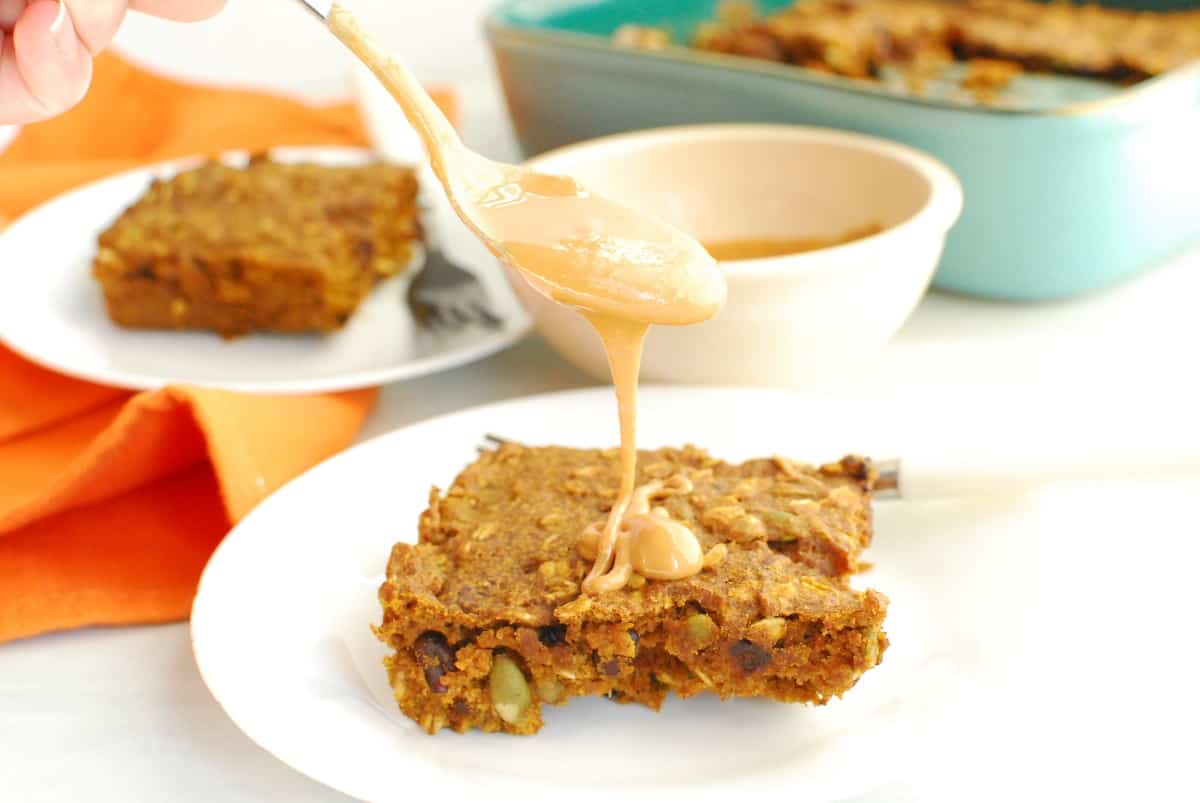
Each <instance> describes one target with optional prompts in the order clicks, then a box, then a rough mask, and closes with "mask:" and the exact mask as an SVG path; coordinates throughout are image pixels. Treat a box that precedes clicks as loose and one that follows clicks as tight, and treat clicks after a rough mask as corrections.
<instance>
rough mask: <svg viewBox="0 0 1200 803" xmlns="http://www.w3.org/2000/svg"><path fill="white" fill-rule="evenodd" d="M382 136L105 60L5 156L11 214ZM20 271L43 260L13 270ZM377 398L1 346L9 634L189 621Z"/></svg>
mask: <svg viewBox="0 0 1200 803" xmlns="http://www.w3.org/2000/svg"><path fill="white" fill-rule="evenodd" d="M439 102H442V105H443V107H444V108H446V109H447V110H448V111H451V112H452V111H453V109H452V108H451V106H452V104H451V103H450V100H449V98H448V97H447V96H445V95H441V96H439ZM365 140H366V137H365V136H364V133H363V129H362V124H361V122H360V121H359V119H358V116H357V114H356V113H355V112H354V110H353V109H352V108H351V107H350V106H346V105H342V106H330V107H322V108H317V107H310V106H305V105H303V104H301V103H297V102H295V101H291V100H286V99H283V98H279V97H273V96H270V95H265V94H262V93H256V92H245V91H230V90H219V89H211V88H201V87H195V86H189V85H185V84H180V83H178V82H175V81H171V80H167V79H165V78H162V77H160V76H156V75H153V74H151V73H148V72H146V71H144V70H141V69H138V68H136V67H134V66H132V65H130V64H128V63H126V62H124V61H121V60H120V59H119V58H117V57H115V56H111V55H107V56H102V57H101V58H100V59H98V61H97V65H96V71H95V78H94V81H93V85H92V89H91V91H90V92H89V94H88V96H87V98H86V99H85V100H84V101H83V103H81V104H80V105H79V106H78V107H77V108H76V109H74V110H73V111H71V112H69V113H68V114H66V115H64V116H62V117H60V118H57V119H55V120H51V121H48V122H45V123H40V124H38V125H34V126H29V127H27V128H26V129H25V130H23V131H22V132H21V134H20V136H19V137H18V138H17V140H16V141H14V142H13V144H12V145H11V146H10V148H9V149H8V150H6V151H5V152H3V153H0V217H5V216H6V217H14V216H16V215H19V214H21V213H22V212H24V211H26V210H27V209H29V208H30V207H32V206H33V205H35V204H37V203H40V202H41V201H44V200H46V199H48V198H50V197H52V196H54V195H56V194H58V193H60V192H63V191H64V190H67V189H70V188H71V187H74V186H76V185H78V184H81V183H84V182H87V181H91V180H93V179H96V178H99V177H101V176H104V175H107V174H110V173H113V172H116V171H120V170H125V169H129V168H131V167H135V166H137V165H141V164H146V163H149V162H156V161H160V160H164V159H172V158H177V157H181V156H187V155H192V154H196V153H215V152H217V151H221V150H226V149H233V148H244V149H249V150H259V149H264V148H268V147H271V146H276V145H313V144H348V145H360V144H363V143H364V142H365ZM12 269H20V270H36V269H37V266H36V265H20V266H18V265H0V270H12ZM374 397H375V392H374V391H373V390H366V391H357V392H352V393H341V394H327V395H317V396H249V395H240V394H235V393H228V392H223V391H216V390H204V389H198V388H190V387H175V388H167V389H164V390H161V391H157V392H152V393H139V394H132V393H129V392H127V391H122V390H117V389H114V388H107V387H102V386H99V385H93V384H90V383H88V382H82V381H79V380H75V379H70V378H67V377H63V376H59V375H56V374H54V373H51V372H49V371H46V370H44V369H42V368H39V367H37V366H35V365H32V364H30V363H28V362H26V361H25V360H23V359H21V358H20V357H18V356H16V355H15V354H13V353H12V352H11V351H8V350H7V349H5V348H4V347H3V346H0V641H6V640H11V639H17V638H22V637H25V636H32V635H36V634H39V633H45V632H48V631H52V630H60V629H64V628H73V627H81V626H85V625H97V624H130V623H140V622H162V621H170V620H176V619H182V618H185V617H187V616H188V613H189V611H190V608H191V602H192V595H193V594H194V592H195V589H196V583H197V581H198V579H199V576H200V572H201V570H202V569H203V567H204V564H205V562H206V561H207V559H208V556H209V555H210V554H211V552H212V550H213V548H214V547H215V546H216V545H217V543H218V542H219V541H220V539H221V538H222V537H223V536H224V534H225V533H226V531H227V530H228V529H229V527H230V525H231V523H232V522H236V521H238V520H239V519H240V518H242V517H243V516H245V515H246V514H247V513H248V512H249V511H250V510H251V509H252V508H254V506H255V505H256V504H258V503H259V502H260V501H262V499H264V498H265V497H266V496H267V495H268V494H270V493H271V492H272V491H274V490H275V489H277V488H278V487H279V486H280V485H282V484H283V483H285V482H287V481H288V480H289V479H291V478H292V477H294V476H296V475H297V474H299V473H300V472H302V471H304V470H305V469H307V468H308V467H310V466H312V465H313V464H314V463H316V462H318V461H320V460H321V459H323V458H325V457H327V456H329V455H331V454H333V453H335V452H337V451H339V450H340V449H342V448H344V447H345V446H347V445H348V444H349V443H350V442H351V441H352V440H353V438H354V436H355V434H356V433H357V432H358V430H359V427H360V426H361V424H362V422H363V419H364V418H365V417H366V415H367V413H368V412H369V410H370V407H371V404H372V402H373V400H374ZM314 421H317V422H320V426H312V425H311V424H312V422H314Z"/></svg>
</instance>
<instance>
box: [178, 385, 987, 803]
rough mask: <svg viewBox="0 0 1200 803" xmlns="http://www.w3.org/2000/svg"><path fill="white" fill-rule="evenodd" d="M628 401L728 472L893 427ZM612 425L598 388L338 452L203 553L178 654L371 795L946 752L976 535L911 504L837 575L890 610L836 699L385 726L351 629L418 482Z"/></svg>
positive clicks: (231, 709) (409, 796) (693, 400)
mask: <svg viewBox="0 0 1200 803" xmlns="http://www.w3.org/2000/svg"><path fill="white" fill-rule="evenodd" d="M641 407H642V410H641V424H640V430H641V433H642V437H643V443H642V445H643V446H645V447H647V448H652V447H656V446H666V445H680V444H684V443H690V442H698V443H702V444H703V445H705V446H706V447H707V448H708V449H709V450H710V451H711V452H712V453H713V454H715V455H717V456H719V457H722V458H724V459H728V460H743V459H746V458H749V457H752V456H761V455H774V454H789V455H793V456H795V457H797V458H807V459H810V460H814V461H815V460H825V459H827V458H835V457H840V456H841V455H843V454H844V453H846V452H848V451H857V452H860V453H872V452H871V451H870V450H875V451H874V453H875V454H883V455H887V454H893V453H894V452H892V449H894V448H896V446H897V444H896V443H895V442H894V441H893V440H890V439H889V438H888V436H887V433H888V432H889V431H895V429H896V427H895V426H894V424H895V422H889V423H887V424H886V425H885V424H884V422H882V421H880V417H879V416H878V415H871V411H870V410H867V409H866V408H865V406H864V405H862V404H851V403H847V402H840V401H838V400H833V399H825V398H820V397H815V396H807V395H800V394H796V393H789V392H783V391H768V390H735V389H725V390H720V389H684V388H661V389H660V388H651V389H646V390H644V391H643V395H642V401H641ZM615 416H616V413H615V403H614V400H613V398H612V392H611V390H610V389H607V388H598V389H591V390H585V391H572V392H567V393H560V394H551V395H547V396H539V397H532V398H527V399H520V400H516V401H511V402H504V403H500V404H494V405H489V406H486V407H481V408H476V409H473V410H468V411H465V412H461V413H456V414H453V415H450V416H446V417H443V418H438V419H433V420H430V421H426V422H423V423H420V424H417V425H414V426H411V427H408V428H405V429H401V430H398V431H395V432H392V433H390V434H388V435H385V436H382V437H379V438H377V439H375V440H373V441H369V442H367V443H365V444H363V445H360V446H357V447H355V448H353V449H351V450H349V451H347V452H345V453H343V454H341V455H338V456H336V457H334V458H332V459H331V460H329V461H327V462H325V463H324V464H322V465H320V466H318V467H317V468H315V469H313V470H312V471H310V472H308V473H307V474H305V475H303V476H301V477H300V478H298V479H297V480H295V481H293V482H292V483H291V484H289V485H288V486H286V487H285V488H283V489H282V490H281V491H279V492H278V493H276V494H275V495H274V496H272V497H270V498H269V499H267V500H266V501H265V502H264V503H263V504H262V505H261V506H260V507H259V508H258V509H256V510H255V511H254V512H253V513H251V514H250V515H249V516H248V517H247V518H246V519H245V520H243V521H242V522H241V523H240V524H239V525H238V526H237V527H236V528H235V529H234V530H233V532H232V533H230V535H229V536H228V537H227V538H226V539H225V541H224V542H223V543H222V544H221V546H220V547H219V548H218V549H217V551H216V554H215V555H214V556H213V558H212V560H211V561H210V563H209V565H208V567H207V569H206V571H205V573H204V576H203V579H202V580H201V583H200V588H199V591H198V593H197V596H196V600H195V605H194V608H193V611H192V639H193V646H194V649H195V655H196V660H197V662H198V664H199V667H200V671H201V674H202V675H203V677H204V680H205V682H206V683H207V684H208V687H209V688H210V689H211V690H212V693H213V695H214V696H215V697H216V699H217V700H218V701H219V702H220V704H221V705H222V706H223V707H224V708H225V710H226V711H227V712H228V713H229V715H230V716H231V717H232V718H233V720H234V721H235V722H236V723H237V724H238V725H239V726H240V727H241V728H242V729H243V730H244V731H245V732H246V733H247V734H248V735H249V736H250V737H251V738H252V739H253V740H255V741H256V742H257V743H258V744H260V745H261V746H262V747H264V748H266V749H267V750H268V751H270V752H271V753H273V754H274V755H276V756H277V757H278V758H280V759H281V760H282V761H284V762H286V763H287V764H290V765H291V766H292V767H294V768H296V769H297V770H299V771H300V772H303V773H305V774H306V775H309V776H310V777H312V778H314V779H316V780H318V781H321V782H323V783H325V784H327V785H329V786H331V787H333V788H335V789H338V790H341V791H342V792H345V793H346V794H349V795H351V796H354V797H357V798H361V799H363V800H371V801H412V800H458V799H480V800H503V799H521V800H523V801H529V800H546V801H556V802H557V803H561V801H563V800H572V801H576V800H587V799H593V798H594V799H597V800H601V799H602V800H605V801H609V803H611V801H612V800H623V799H628V795H629V794H631V793H636V792H639V791H640V792H653V793H654V794H655V795H658V794H659V793H664V792H665V793H668V794H669V793H671V792H684V791H686V792H687V794H688V799H689V800H690V799H696V798H703V799H708V798H709V797H712V798H713V799H720V800H724V801H728V800H731V799H738V800H751V799H762V798H760V797H759V796H757V794H756V795H755V796H747V795H746V794H744V793H745V792H747V791H755V792H757V791H758V790H760V789H761V790H764V791H771V790H775V791H777V792H780V793H786V795H787V799H789V800H804V801H808V802H809V803H817V802H819V801H834V800H845V799H847V798H850V797H853V796H856V795H860V794H863V793H865V792H868V791H871V790H878V789H880V788H881V787H885V786H887V785H889V784H890V783H892V782H893V781H894V780H895V779H904V778H906V777H907V776H908V775H910V774H912V773H914V772H917V771H918V768H920V767H921V766H922V765H923V764H927V763H928V762H930V761H938V760H940V757H943V756H945V755H946V754H945V753H944V752H940V748H939V747H938V746H937V745H938V743H939V742H940V741H941V740H942V738H943V735H951V736H952V737H957V736H960V735H961V734H948V733H947V730H948V729H946V728H943V727H942V725H941V722H942V719H941V717H942V712H944V711H947V710H949V708H950V707H951V706H953V705H954V704H955V701H956V700H957V699H958V698H959V697H961V694H962V691H963V690H964V689H965V688H966V687H965V686H964V685H963V683H962V681H963V680H964V679H965V678H967V677H969V676H972V675H973V674H975V673H977V672H978V671H979V664H980V661H979V658H978V655H979V645H978V643H977V642H978V641H979V640H981V639H982V637H983V636H982V634H977V633H978V631H975V630H973V629H971V628H970V627H962V626H959V625H958V624H957V623H958V621H959V620H960V619H962V618H963V617H964V616H967V614H966V613H965V608H964V605H963V604H962V600H963V599H964V598H970V596H971V594H977V593H979V589H980V588H982V587H983V586H982V585H980V584H979V577H978V575H979V571H972V570H969V569H957V568H956V569H953V570H952V569H951V568H950V567H951V566H953V565H954V563H955V561H956V560H961V561H963V562H965V565H967V566H970V565H973V564H974V563H975V562H978V561H979V560H980V556H981V555H984V554H986V552H985V550H983V549H981V547H980V545H979V543H978V540H977V539H978V538H979V537H988V538H994V535H995V534H994V533H988V534H987V535H986V536H983V535H979V533H980V532H981V531H982V529H983V528H981V527H980V526H979V525H978V523H977V522H976V521H974V520H973V519H969V518H968V519H963V518H962V517H954V516H950V517H949V519H947V518H946V512H945V511H944V510H943V511H942V512H941V513H940V514H938V515H931V514H930V512H929V511H927V510H922V509H921V508H920V507H916V506H911V505H891V506H888V505H883V504H881V505H880V506H879V508H878V510H877V514H876V521H877V532H876V539H875V545H874V546H873V547H872V549H871V550H870V552H869V553H868V559H869V560H871V561H873V562H874V563H875V568H874V569H872V570H871V571H869V572H868V573H866V574H864V575H863V576H862V577H860V578H858V580H857V581H856V582H857V584H858V585H860V586H867V585H869V586H870V587H873V588H877V589H879V590H881V591H883V592H884V593H885V594H887V595H888V596H889V597H890V599H891V608H890V612H889V614H888V619H887V625H886V627H887V632H888V635H889V638H890V640H891V642H892V646H891V647H890V648H889V649H888V651H887V653H886V655H885V658H884V661H883V663H882V664H881V665H880V666H879V667H878V668H876V669H874V670H872V671H870V672H868V673H867V674H866V675H865V676H864V677H863V679H862V680H861V681H860V682H859V684H858V685H857V686H856V687H855V688H854V689H853V690H852V691H851V692H850V693H849V694H847V696H846V697H845V699H843V700H835V701H833V702H831V703H830V704H828V705H826V706H824V707H821V708H817V707H810V706H801V705H784V704H776V703H770V702H764V701H756V700H737V701H728V702H725V703H722V702H720V701H719V700H717V699H715V698H711V699H706V698H703V697H700V698H693V699H690V700H683V701H681V700H676V699H670V700H668V701H667V704H666V705H665V706H664V708H663V710H662V711H661V712H660V713H654V712H652V711H650V710H648V709H644V708H640V707H637V706H623V705H615V704H613V703H611V702H608V701H606V700H603V699H581V700H574V701H572V702H571V703H570V704H569V705H568V706H566V707H564V708H548V709H547V710H546V714H547V716H546V724H545V727H544V728H543V729H542V731H541V732H540V733H539V734H538V735H536V736H534V737H530V738H518V737H511V736H505V735H497V734H492V735H485V734H481V733H468V734H465V735H460V734H455V733H453V732H448V731H447V732H442V733H439V734H438V735H436V736H428V735H426V734H425V733H424V731H422V730H421V729H420V728H419V727H418V726H416V725H415V724H414V723H412V722H411V721H409V720H408V719H406V718H405V717H403V716H402V715H401V714H400V713H399V711H398V710H397V709H396V706H395V703H394V701H393V700H392V698H391V694H390V689H389V687H388V683H387V679H386V676H385V674H384V670H383V667H382V665H381V663H380V662H381V660H382V658H383V656H384V654H385V650H384V647H383V646H382V645H381V644H378V643H377V642H376V641H375V639H374V637H373V636H372V634H371V632H370V630H369V627H368V626H369V625H370V624H372V623H376V622H378V619H379V612H378V604H377V600H376V592H377V589H378V587H379V584H380V582H381V581H382V578H383V571H384V568H385V565H386V561H387V557H388V553H389V550H390V548H391V546H392V544H393V543H394V542H397V541H412V540H414V538H415V535H416V529H417V517H418V515H419V514H420V513H421V511H422V510H423V509H424V508H425V506H426V503H427V497H428V493H429V487H430V486H431V485H434V484H436V485H439V486H441V487H443V488H444V487H446V486H447V485H448V484H449V483H450V482H451V481H452V480H453V478H454V476H455V475H456V474H457V473H458V472H459V471H460V470H461V469H462V468H463V467H464V466H465V465H467V464H468V463H470V462H471V461H472V460H473V459H474V457H475V454H476V447H477V445H479V444H480V443H481V442H482V439H483V436H484V434H485V433H497V434H500V435H502V436H504V437H507V438H511V439H516V440H520V441H522V442H526V443H532V444H545V443H556V444H565V445H573V446H588V447H595V446H609V445H612V442H613V439H614V433H615V431H616V420H615ZM875 421H880V423H879V424H874V423H873V422H875ZM947 521H949V522H951V523H950V524H948V523H947ZM948 529H951V530H954V532H953V534H949V533H948V532H947V530H948ZM985 571H986V570H985ZM943 575H945V576H943ZM960 581H961V582H962V583H968V584H973V585H971V586H970V591H969V592H968V591H964V589H963V588H962V587H961V585H960ZM992 635H993V637H994V636H995V634H994V633H993V634H992ZM481 793H482V794H483V795H484V797H479V796H478V795H480V794H481ZM614 793H615V794H616V797H614ZM467 794H470V795H472V797H471V798H466V797H464V796H465V795H467ZM731 795H732V797H731ZM517 796H519V798H518V797H517ZM667 799H674V798H670V797H668V798H667ZM888 799H890V800H896V799H897V798H896V797H895V796H892V797H890V798H888Z"/></svg>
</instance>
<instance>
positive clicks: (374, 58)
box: [305, 0, 463, 186]
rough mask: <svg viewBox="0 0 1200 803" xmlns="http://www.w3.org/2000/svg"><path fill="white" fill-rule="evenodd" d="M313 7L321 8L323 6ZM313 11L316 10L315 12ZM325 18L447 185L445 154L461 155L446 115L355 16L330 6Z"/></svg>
mask: <svg viewBox="0 0 1200 803" xmlns="http://www.w3.org/2000/svg"><path fill="white" fill-rule="evenodd" d="M305 4H306V5H309V7H310V8H312V7H313V6H312V4H309V3H308V2H307V0H306V1H305ZM315 5H317V6H322V5H324V3H316V4H315ZM313 10H314V11H317V9H313ZM319 15H320V14H319V12H318V16H319ZM325 19H326V21H327V22H328V25H329V30H330V31H332V32H333V35H334V36H336V37H337V38H338V39H339V40H341V42H342V44H344V45H345V46H346V47H347V48H349V49H350V51H351V52H352V53H354V55H355V56H357V57H358V58H359V59H360V60H361V61H362V63H363V64H365V65H366V66H367V67H368V68H369V69H370V70H371V72H372V73H374V74H375V77H376V78H378V79H379V81H380V83H382V84H383V86H384V87H385V88H386V89H387V90H388V92H390V93H391V95H392V97H394V98H395V99H396V101H397V102H398V103H399V104H400V107H401V109H403V111H404V116H405V117H407V118H408V121H409V123H411V124H412V126H413V128H415V129H416V131H417V134H419V135H420V137H421V140H422V141H423V142H424V143H425V148H426V150H428V151H429V160H430V164H431V166H432V167H433V171H434V173H436V174H437V177H438V179H440V180H441V182H442V183H443V184H444V185H447V186H448V185H449V178H450V177H449V176H448V174H447V170H446V165H445V161H446V156H447V153H448V152H455V153H458V152H461V151H462V150H463V144H462V140H461V139H460V138H459V136H458V132H457V131H455V130H454V126H453V125H451V124H450V121H449V120H447V119H446V115H445V114H443V113H442V110H441V109H440V108H439V107H438V105H437V104H436V103H434V102H433V98H431V97H429V93H428V92H426V91H425V87H424V86H422V85H421V82H420V81H418V80H417V79H416V77H415V76H413V74H412V73H411V72H410V71H409V70H408V68H407V67H405V66H404V65H403V64H402V63H400V61H398V60H397V59H395V58H393V57H392V56H391V55H390V54H389V53H388V51H387V50H386V49H385V48H384V47H383V46H382V45H380V44H379V43H378V42H377V41H376V40H375V39H374V37H372V36H371V35H370V34H368V33H367V32H366V31H365V30H363V28H362V26H361V25H360V24H359V22H358V20H357V19H356V18H355V16H354V15H353V14H351V13H350V12H349V11H348V10H346V8H345V7H343V6H342V5H341V3H337V2H335V3H333V4H332V5H331V7H330V9H329V12H328V15H327V17H326V18H325Z"/></svg>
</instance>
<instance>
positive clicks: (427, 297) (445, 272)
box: [405, 243, 504, 332]
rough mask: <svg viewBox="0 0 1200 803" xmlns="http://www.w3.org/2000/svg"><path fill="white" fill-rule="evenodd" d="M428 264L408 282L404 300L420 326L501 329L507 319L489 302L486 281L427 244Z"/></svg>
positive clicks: (456, 328) (432, 328) (443, 328)
mask: <svg viewBox="0 0 1200 803" xmlns="http://www.w3.org/2000/svg"><path fill="white" fill-rule="evenodd" d="M426 249H427V252H426V256H425V267H424V268H423V269H422V270H421V272H420V273H418V274H417V276H416V278H415V279H413V280H412V283H411V284H409V286H408V293H407V294H406V297H405V300H406V301H407V303H408V309H409V311H410V312H411V313H412V316H413V320H414V321H416V322H417V326H418V327H419V328H421V329H425V330H428V331H431V332H437V331H450V332H453V331H457V330H460V329H465V328H466V327H468V326H482V327H484V328H485V329H499V328H500V327H501V326H503V325H504V320H503V319H502V318H501V317H500V316H499V315H497V314H496V313H495V312H493V311H492V309H491V307H490V305H489V304H488V296H487V291H486V290H485V289H484V287H483V283H482V282H480V281H479V279H478V278H477V277H476V276H475V275H474V274H472V273H470V272H468V271H466V270H463V269H462V268H460V267H459V266H458V265H455V264H454V263H453V262H451V261H450V260H449V259H448V258H447V257H446V255H445V254H443V253H442V252H441V251H440V250H439V249H438V248H436V247H435V246H433V245H431V244H428V243H427V244H426Z"/></svg>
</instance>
